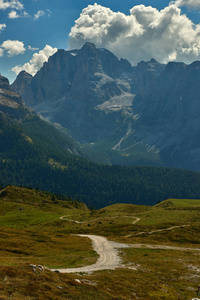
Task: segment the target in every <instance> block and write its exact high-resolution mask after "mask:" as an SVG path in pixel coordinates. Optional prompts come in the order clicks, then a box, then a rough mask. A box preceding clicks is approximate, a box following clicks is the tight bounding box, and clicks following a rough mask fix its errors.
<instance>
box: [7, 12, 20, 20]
mask: <svg viewBox="0 0 200 300" xmlns="http://www.w3.org/2000/svg"><path fill="white" fill-rule="evenodd" d="M19 17H20V15H18V13H17V12H16V10H12V11H10V12H9V14H8V18H9V19H17V18H19Z"/></svg>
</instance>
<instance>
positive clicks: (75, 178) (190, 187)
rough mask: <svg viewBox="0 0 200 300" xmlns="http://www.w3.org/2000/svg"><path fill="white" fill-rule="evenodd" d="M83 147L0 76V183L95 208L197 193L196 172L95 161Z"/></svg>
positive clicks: (149, 202) (199, 178) (199, 183)
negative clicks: (87, 155) (31, 106)
mask: <svg viewBox="0 0 200 300" xmlns="http://www.w3.org/2000/svg"><path fill="white" fill-rule="evenodd" d="M83 150H84V149H83V146H82V145H81V144H80V143H78V142H76V141H75V140H74V139H73V138H72V137H71V136H70V135H69V132H68V130H67V129H66V128H64V127H62V126H61V125H59V124H55V123H51V122H49V121H47V120H45V119H44V118H42V117H39V116H38V115H37V113H36V112H34V111H33V110H32V109H30V108H29V107H28V106H26V105H25V104H24V102H23V100H22V98H21V97H20V96H19V95H18V94H17V93H16V92H15V91H14V90H13V88H12V87H11V86H10V85H9V82H8V80H7V79H6V78H5V77H3V76H0V186H2V187H3V186H7V185H16V186H26V187H33V188H37V189H38V188H39V189H41V190H46V191H49V192H54V193H58V194H62V195H67V196H70V197H72V198H73V199H80V200H81V201H83V202H85V203H86V204H87V205H88V206H92V207H95V208H99V207H104V206H106V205H109V204H113V203H124V202H125V203H134V204H146V205H153V204H156V203H157V202H158V201H161V200H164V199H167V198H170V197H171V198H172V197H174V198H191V199H195V198H199V197H200V174H199V173H197V172H194V171H188V170H180V169H171V168H157V167H151V166H149V167H146V166H132V167H124V166H116V165H115V166H106V165H102V164H95V163H92V162H90V161H89V160H87V159H85V158H84V157H83V156H84V151H83ZM85 151H86V150H85Z"/></svg>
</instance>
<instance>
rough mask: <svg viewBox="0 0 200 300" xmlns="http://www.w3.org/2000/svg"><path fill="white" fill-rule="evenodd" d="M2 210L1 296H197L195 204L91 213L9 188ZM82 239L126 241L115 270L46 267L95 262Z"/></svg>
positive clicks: (1, 198)
mask: <svg viewBox="0 0 200 300" xmlns="http://www.w3.org/2000/svg"><path fill="white" fill-rule="evenodd" d="M0 207H1V210H0V228H1V235H0V243H1V249H0V261H1V267H0V274H1V275H0V278H1V280H0V290H1V293H0V295H1V298H2V299H8V297H12V298H14V299H15V300H25V299H32V300H36V299H37V300H50V299H58V300H59V299H63V298H64V299H76V300H77V299H82V300H84V299H85V300H90V299H101V300H104V299H119V300H120V299H143V300H151V299H152V300H157V299H172V300H177V299H180V300H186V299H192V298H194V297H195V295H196V290H197V288H198V285H199V281H198V276H197V275H198V272H199V268H200V265H199V259H198V257H199V253H200V247H199V245H200V239H199V230H198V229H199V225H200V223H199V219H200V218H199V217H200V210H199V209H198V208H199V207H200V200H188V199H185V200H179V199H169V200H165V201H163V202H161V203H160V204H158V205H156V206H154V207H150V206H138V205H131V204H116V205H112V206H109V207H104V208H102V209H100V210H97V211H90V210H88V209H87V208H86V207H85V205H83V204H81V203H80V202H77V201H72V200H71V199H69V198H68V199H67V198H66V199H65V201H62V200H59V197H58V198H57V196H56V195H53V194H49V193H44V192H41V191H38V190H34V189H24V188H16V187H7V188H6V189H3V190H1V191H0ZM79 234H85V235H86V234H93V235H94V234H95V235H98V236H104V237H106V238H107V239H108V240H110V241H114V242H115V243H111V244H110V245H113V246H117V245H118V247H122V246H119V244H116V243H119V242H120V243H123V244H126V245H127V247H126V248H118V250H117V252H118V255H119V256H120V260H121V261H120V264H119V266H118V267H117V268H116V269H113V270H102V271H96V272H93V273H91V274H88V273H75V274H74V273H72V274H65V273H60V272H52V271H51V270H49V269H47V268H46V267H48V268H56V269H59V268H74V267H81V266H84V265H92V264H94V263H95V262H96V260H97V258H98V256H97V254H96V253H95V252H94V251H93V249H92V244H91V241H90V240H89V239H88V238H83V237H80V236H78V235H79ZM144 287H145V288H144ZM116 290H117V294H116Z"/></svg>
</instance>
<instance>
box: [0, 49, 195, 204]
mask: <svg viewBox="0 0 200 300" xmlns="http://www.w3.org/2000/svg"><path fill="white" fill-rule="evenodd" d="M199 81H200V62H198V61H197V62H194V63H192V64H190V65H186V64H184V63H178V62H170V63H168V64H166V65H165V64H161V63H159V62H157V61H156V60H154V59H153V58H152V59H151V60H150V61H148V62H144V61H141V62H140V63H138V64H137V66H132V65H131V64H130V63H129V62H128V61H127V60H126V59H120V60H119V59H118V58H117V57H116V56H115V55H114V54H113V53H111V52H110V51H108V50H106V49H102V48H101V49H98V48H96V47H95V45H94V44H92V43H86V44H85V45H84V46H83V47H82V48H81V49H79V50H77V49H75V50H69V51H65V50H58V51H57V52H56V53H55V54H54V55H53V56H51V57H50V58H49V60H48V62H46V63H44V65H43V67H42V68H41V69H40V71H38V72H37V73H36V75H35V76H32V75H30V74H28V73H27V72H25V71H22V72H21V73H20V74H19V75H18V76H17V78H16V80H15V81H14V83H13V84H12V85H10V84H9V82H8V80H7V79H6V78H5V77H3V76H0V170H1V172H0V184H1V185H2V186H5V185H8V184H11V185H18V186H19V185H23V186H32V187H34V188H36V187H38V188H40V189H43V190H47V191H50V192H54V193H60V194H63V195H68V196H71V197H72V198H74V199H75V198H76V199H80V200H82V201H84V202H85V203H86V204H87V205H88V206H94V207H103V206H106V205H109V204H112V203H117V202H126V203H135V204H148V205H152V204H156V203H157V202H158V201H161V200H164V199H167V198H173V197H174V198H193V199H194V198H200V188H199V186H200V184H199V183H200V174H199V173H198V171H200V155H199V152H200V142H199V138H198V137H199V132H200V122H199V113H200V106H199V99H200V97H199V96H200V87H199Z"/></svg>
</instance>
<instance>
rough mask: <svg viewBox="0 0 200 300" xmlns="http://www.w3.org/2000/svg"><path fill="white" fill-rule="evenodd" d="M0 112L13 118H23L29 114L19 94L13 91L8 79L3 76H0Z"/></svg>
mask: <svg viewBox="0 0 200 300" xmlns="http://www.w3.org/2000/svg"><path fill="white" fill-rule="evenodd" d="M0 114H1V115H4V116H7V117H11V118H12V119H15V120H20V119H23V118H25V117H26V116H27V115H29V114H30V110H29V109H28V108H27V107H26V106H25V104H24V102H23V100H22V98H21V96H19V95H18V94H17V93H16V92H15V91H14V89H13V88H12V87H11V86H10V84H9V81H8V79H7V78H5V77H3V76H0Z"/></svg>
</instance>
